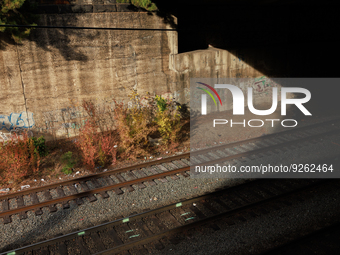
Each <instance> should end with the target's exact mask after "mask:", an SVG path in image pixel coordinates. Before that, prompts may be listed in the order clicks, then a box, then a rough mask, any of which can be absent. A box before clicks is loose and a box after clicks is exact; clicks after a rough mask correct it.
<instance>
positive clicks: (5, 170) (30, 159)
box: [0, 133, 40, 183]
mask: <svg viewBox="0 0 340 255" xmlns="http://www.w3.org/2000/svg"><path fill="white" fill-rule="evenodd" d="M0 162H1V163H0V183H6V182H8V181H12V182H20V181H21V180H23V179H24V178H25V177H27V176H29V175H32V174H34V173H36V172H37V171H39V166H40V155H39V148H37V147H36V146H35V144H34V140H33V139H31V138H29V137H28V135H27V133H23V134H22V135H20V136H19V135H17V134H13V135H12V136H11V138H10V139H9V140H8V141H5V142H3V143H0Z"/></svg>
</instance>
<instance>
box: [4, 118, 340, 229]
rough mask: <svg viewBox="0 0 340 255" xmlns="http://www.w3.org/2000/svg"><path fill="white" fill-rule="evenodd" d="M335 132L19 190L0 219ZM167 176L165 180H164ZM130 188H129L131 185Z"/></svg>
mask: <svg viewBox="0 0 340 255" xmlns="http://www.w3.org/2000/svg"><path fill="white" fill-rule="evenodd" d="M338 133H340V119H332V120H329V121H326V122H324V123H319V124H315V125H311V126H306V127H303V128H297V129H294V130H291V131H284V132H280V133H276V134H271V135H267V136H262V137H258V138H252V139H248V140H244V141H240V142H235V143H231V144H224V145H220V146H216V147H212V148H206V149H202V150H197V151H193V152H191V153H184V154H181V155H177V156H173V157H169V158H163V159H161V160H156V161H152V162H146V163H142V164H138V165H133V166H129V167H124V168H119V169H108V171H106V172H103V173H98V174H92V175H88V176H85V177H81V178H77V179H73V180H68V181H64V182H59V183H55V184H51V185H46V186H43V187H37V188H31V189H26V190H22V191H19V192H16V193H10V194H7V195H2V196H0V218H2V219H3V223H4V224H7V223H10V222H11V216H12V215H15V214H19V217H20V219H25V218H27V212H28V211H31V210H33V211H34V212H35V214H36V215H41V214H42V213H43V212H42V208H44V207H47V208H48V209H49V212H50V213H53V212H56V211H57V206H56V205H57V204H62V208H63V209H67V208H69V207H70V202H71V201H74V202H75V203H76V204H77V205H81V204H83V203H84V201H83V199H85V198H87V199H89V201H90V202H94V201H96V200H97V197H96V196H95V195H98V194H99V195H101V196H102V197H103V198H108V197H109V195H108V193H107V191H109V190H113V191H114V192H115V193H116V194H117V195H119V194H122V193H123V192H124V191H123V190H122V188H126V190H127V191H129V192H132V191H134V190H135V188H138V189H143V188H145V187H146V185H156V184H157V183H156V182H155V180H159V181H160V182H167V181H169V179H168V178H171V179H173V180H176V179H178V178H179V177H178V175H179V174H180V175H183V176H185V177H188V176H189V175H190V173H189V171H190V165H191V164H201V165H202V164H214V163H217V162H223V161H232V160H234V161H238V160H241V161H248V160H249V161H251V160H252V159H253V158H254V157H255V156H260V157H261V156H262V155H265V154H266V153H273V152H275V153H281V152H282V151H283V150H284V149H285V148H289V146H298V147H301V146H310V144H311V143H317V142H319V139H320V138H322V137H325V136H329V135H332V134H338ZM166 177H168V178H166ZM132 185H134V186H132Z"/></svg>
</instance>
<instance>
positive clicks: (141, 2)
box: [117, 0, 158, 12]
mask: <svg viewBox="0 0 340 255" xmlns="http://www.w3.org/2000/svg"><path fill="white" fill-rule="evenodd" d="M117 3H131V4H133V5H134V6H136V7H138V8H143V9H145V10H147V11H150V12H152V11H156V10H157V9H158V8H157V6H156V4H155V3H153V2H152V1H150V0H117Z"/></svg>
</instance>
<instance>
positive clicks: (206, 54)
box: [170, 47, 280, 110]
mask: <svg viewBox="0 0 340 255" xmlns="http://www.w3.org/2000/svg"><path fill="white" fill-rule="evenodd" d="M170 62H171V64H170V67H171V70H172V71H173V72H175V76H176V81H177V87H178V88H180V90H179V91H175V92H174V93H175V97H176V98H177V99H178V100H179V101H181V102H188V101H189V100H190V95H189V92H190V79H191V78H230V77H232V78H258V80H263V81H264V80H266V79H267V78H266V77H264V76H265V75H264V74H263V73H262V72H260V71H258V70H256V69H254V68H253V67H252V66H251V64H249V61H245V59H243V58H240V57H238V56H236V55H234V54H233V53H231V52H229V51H227V50H222V49H218V48H214V47H209V48H208V49H206V50H196V51H191V52H186V53H181V54H174V55H171V58H170ZM261 77H263V78H261ZM254 81H255V80H254ZM263 84H267V82H265V83H263ZM210 85H212V86H213V84H210ZM235 85H236V84H235ZM258 85H259V86H258ZM251 86H252V87H253V88H254V102H256V103H270V102H271V95H269V96H267V95H268V92H271V90H270V89H271V86H265V87H263V86H262V83H261V84H260V83H259V84H251ZM278 87H280V86H278ZM241 89H242V90H246V89H245V87H244V88H243V87H242V86H241ZM226 93H228V96H229V97H230V99H231V94H230V92H227V91H226ZM244 93H246V91H244ZM264 95H266V96H264ZM228 102H229V104H225V107H224V108H223V110H230V109H232V103H231V102H232V100H228ZM220 110H221V109H220Z"/></svg>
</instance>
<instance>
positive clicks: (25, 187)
mask: <svg viewBox="0 0 340 255" xmlns="http://www.w3.org/2000/svg"><path fill="white" fill-rule="evenodd" d="M29 187H31V186H30V185H23V186H21V189H27V188H29Z"/></svg>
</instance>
